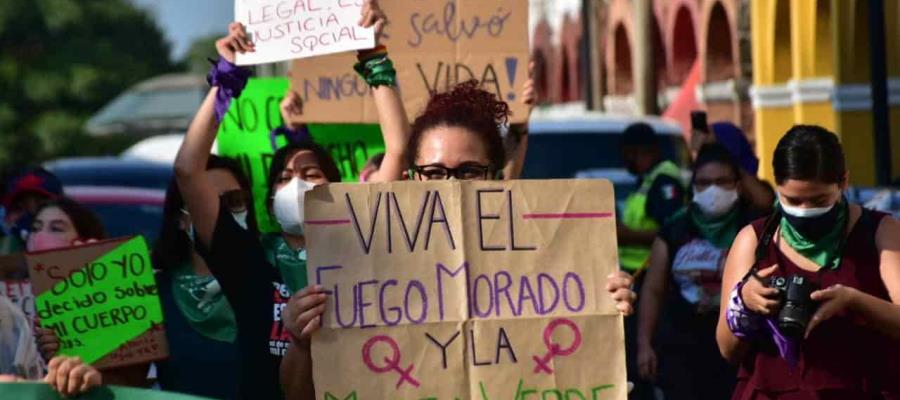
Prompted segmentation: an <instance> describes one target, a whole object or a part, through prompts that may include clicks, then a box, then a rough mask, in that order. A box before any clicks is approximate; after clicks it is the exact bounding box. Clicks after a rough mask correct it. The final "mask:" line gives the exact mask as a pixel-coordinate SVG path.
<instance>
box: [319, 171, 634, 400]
mask: <svg viewBox="0 0 900 400" xmlns="http://www.w3.org/2000/svg"><path fill="white" fill-rule="evenodd" d="M614 210H615V205H614V201H613V190H612V185H611V184H610V183H609V182H608V181H593V180H583V181H566V180H550V181H483V182H458V181H454V182H450V181H446V182H434V183H432V182H428V183H421V182H417V183H413V182H405V183H388V184H367V185H360V184H357V185H345V184H341V185H328V186H325V187H320V188H316V189H315V190H314V191H312V192H311V193H309V194H308V195H307V197H306V216H307V225H306V232H307V237H306V238H307V241H308V242H307V243H308V244H309V268H308V272H309V278H310V282H317V283H318V284H321V285H322V286H323V287H324V288H325V289H327V290H329V291H330V295H329V298H328V302H327V306H326V311H325V315H324V318H323V326H322V329H321V330H320V331H319V332H318V333H316V334H315V335H314V336H313V342H312V357H313V376H314V380H315V387H316V392H317V393H316V397H317V398H318V399H360V400H364V399H388V398H390V399H501V398H502V399H525V398H536V399H537V398H543V399H601V398H602V399H624V398H625V397H626V391H627V388H626V386H625V356H624V349H623V347H624V338H623V325H622V317H621V316H620V315H619V314H618V312H617V311H616V309H615V304H614V301H613V300H612V298H611V296H609V295H608V294H607V293H606V291H605V283H606V277H607V275H609V274H610V273H612V272H613V271H614V270H616V269H617V268H618V267H617V265H618V264H617V262H618V261H617V257H618V256H617V253H616V239H615V215H614Z"/></svg>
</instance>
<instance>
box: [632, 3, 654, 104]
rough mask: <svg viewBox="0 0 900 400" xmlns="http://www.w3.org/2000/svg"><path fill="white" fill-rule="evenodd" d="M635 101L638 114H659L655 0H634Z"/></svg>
mask: <svg viewBox="0 0 900 400" xmlns="http://www.w3.org/2000/svg"><path fill="white" fill-rule="evenodd" d="M631 4H632V5H633V7H634V36H635V37H634V44H635V47H636V48H635V49H633V51H632V54H634V56H633V59H632V60H633V61H632V65H634V69H633V71H634V103H635V106H636V108H637V109H636V111H637V114H638V115H650V114H657V113H658V112H659V110H658V109H657V101H656V93H657V90H656V62H655V60H654V59H653V58H654V56H655V54H654V49H653V36H652V35H653V33H652V32H653V30H652V23H653V0H634V1H633V2H632V3H631Z"/></svg>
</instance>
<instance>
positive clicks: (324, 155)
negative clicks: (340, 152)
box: [266, 140, 341, 208]
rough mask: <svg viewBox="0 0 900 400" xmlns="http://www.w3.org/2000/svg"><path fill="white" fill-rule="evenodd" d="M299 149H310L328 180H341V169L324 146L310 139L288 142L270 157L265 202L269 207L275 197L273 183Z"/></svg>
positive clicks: (335, 181)
mask: <svg viewBox="0 0 900 400" xmlns="http://www.w3.org/2000/svg"><path fill="white" fill-rule="evenodd" d="M301 151H311V152H313V154H315V156H316V161H318V162H319V168H321V169H322V173H324V174H325V177H326V178H328V182H332V183H337V182H340V181H341V170H340V169H338V166H337V163H336V162H334V158H333V157H331V153H329V152H328V150H325V148H324V147H322V146H321V145H319V144H318V143H315V142H313V141H310V140H301V141H299V142H291V143H288V145H287V146H284V147H282V148H280V149H278V151H276V152H275V155H274V156H273V157H272V164H271V166H270V167H269V176H268V178H269V180H268V182H269V189H268V192H267V193H266V204H267V205H268V206H269V207H270V208H271V206H272V199H274V198H275V184H276V183H277V182H278V177H280V176H281V173H282V172H284V170H285V169H286V168H287V162H288V160H289V159H290V158H291V157H293V156H294V154H297V153H298V152H301Z"/></svg>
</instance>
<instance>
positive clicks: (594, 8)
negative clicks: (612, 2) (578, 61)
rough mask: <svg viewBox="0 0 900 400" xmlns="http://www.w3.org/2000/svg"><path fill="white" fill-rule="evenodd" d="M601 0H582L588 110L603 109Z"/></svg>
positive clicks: (583, 51)
mask: <svg viewBox="0 0 900 400" xmlns="http://www.w3.org/2000/svg"><path fill="white" fill-rule="evenodd" d="M602 3H603V0H583V1H582V5H581V9H582V13H581V20H582V21H583V26H584V29H583V30H582V31H583V32H584V33H583V35H584V38H583V40H582V45H583V46H584V47H585V48H584V49H583V50H582V54H585V55H587V57H586V58H587V62H586V63H584V64H583V65H585V66H586V68H585V69H584V74H583V76H584V77H586V79H587V82H586V83H587V84H586V85H584V86H585V87H586V88H587V95H586V96H585V100H586V101H585V102H586V103H587V108H588V110H602V109H603V91H604V90H603V86H604V85H603V80H604V79H605V77H604V75H603V52H602V43H603V40H602V39H603V34H602V33H601V32H602V29H603V25H602V24H601V19H600V11H601V9H602V8H603V4H602Z"/></svg>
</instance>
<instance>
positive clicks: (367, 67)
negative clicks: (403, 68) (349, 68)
mask: <svg viewBox="0 0 900 400" xmlns="http://www.w3.org/2000/svg"><path fill="white" fill-rule="evenodd" d="M356 58H357V60H359V62H358V63H356V65H354V66H353V69H354V70H355V71H356V72H357V73H358V74H359V76H361V77H362V78H363V79H364V80H365V81H366V83H367V84H368V85H369V86H371V87H378V86H397V70H396V69H394V63H393V62H392V61H391V59H390V58H388V53H387V48H386V47H384V46H377V47H375V48H374V49H371V50H363V51H360V52H359V53H358V54H357V56H356Z"/></svg>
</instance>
